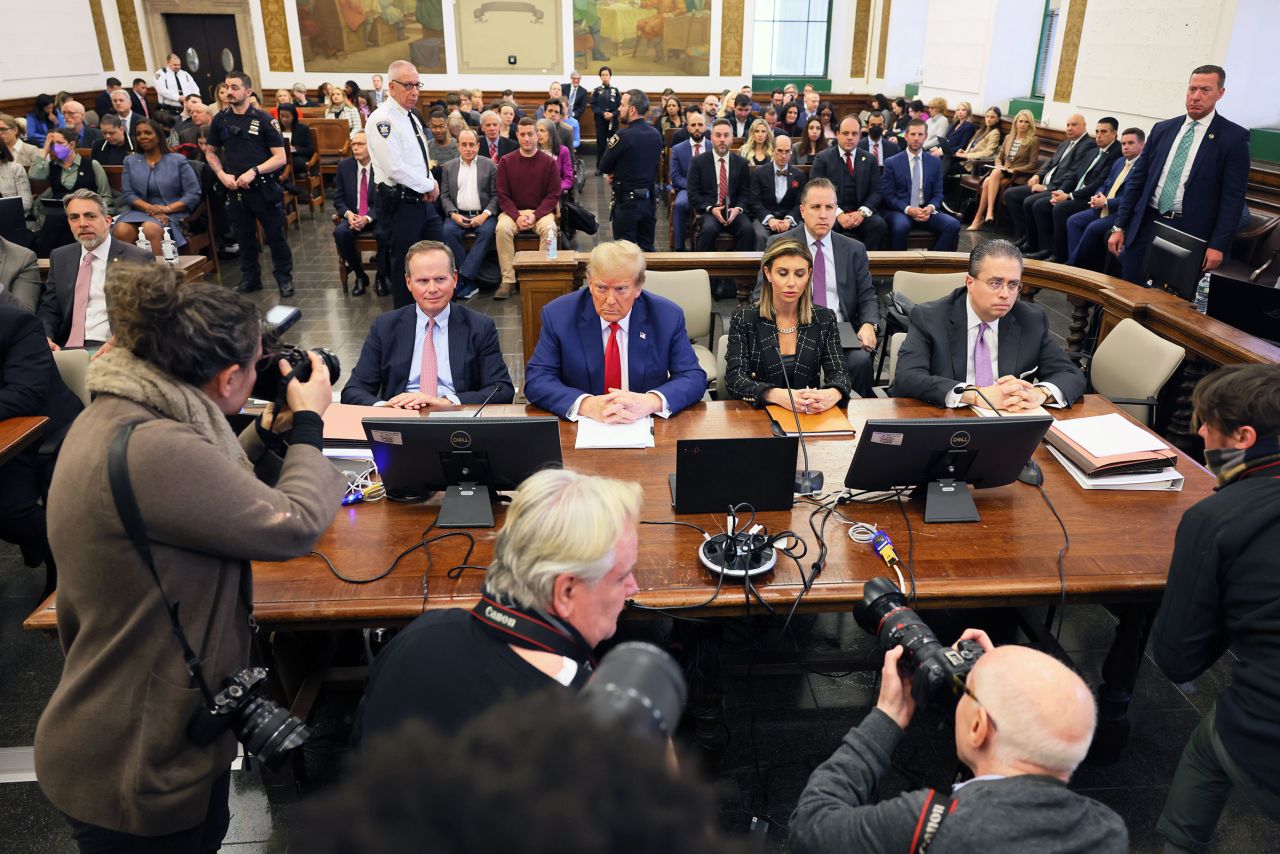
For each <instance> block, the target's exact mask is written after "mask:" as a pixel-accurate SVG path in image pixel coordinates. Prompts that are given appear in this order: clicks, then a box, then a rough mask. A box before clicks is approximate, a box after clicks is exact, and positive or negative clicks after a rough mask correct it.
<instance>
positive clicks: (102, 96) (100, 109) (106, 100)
mask: <svg viewBox="0 0 1280 854" xmlns="http://www.w3.org/2000/svg"><path fill="white" fill-rule="evenodd" d="M134 109H137V107H135V108H134ZM93 111H94V112H95V113H97V114H98V120H99V121H101V120H102V117H103V116H105V115H106V114H107V113H110V112H112V109H111V93H110V92H108V91H107V90H105V89H103V90H102V91H101V92H99V93H98V97H97V98H95V99H94V100H93Z"/></svg>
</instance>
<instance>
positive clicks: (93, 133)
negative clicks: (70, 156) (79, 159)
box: [76, 123, 103, 148]
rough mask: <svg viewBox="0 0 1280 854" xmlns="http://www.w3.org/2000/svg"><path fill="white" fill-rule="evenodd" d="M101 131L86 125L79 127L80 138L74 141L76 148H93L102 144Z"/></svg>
mask: <svg viewBox="0 0 1280 854" xmlns="http://www.w3.org/2000/svg"><path fill="white" fill-rule="evenodd" d="M102 139H103V137H102V131H100V130H98V129H97V128H91V127H89V125H88V123H85V124H83V125H81V126H80V138H79V139H78V140H76V148H93V146H94V145H96V144H97V143H99V142H102Z"/></svg>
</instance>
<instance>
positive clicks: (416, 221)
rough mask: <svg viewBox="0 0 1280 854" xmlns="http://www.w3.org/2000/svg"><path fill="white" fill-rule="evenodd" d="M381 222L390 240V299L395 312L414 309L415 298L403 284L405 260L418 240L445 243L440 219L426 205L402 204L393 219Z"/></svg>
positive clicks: (433, 209) (383, 217) (390, 217)
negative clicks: (408, 308)
mask: <svg viewBox="0 0 1280 854" xmlns="http://www.w3.org/2000/svg"><path fill="white" fill-rule="evenodd" d="M378 220H379V221H381V222H382V224H383V226H384V231H385V233H386V235H387V238H389V239H388V241H387V242H388V246H389V248H388V250H387V251H388V252H390V263H389V264H388V268H389V273H388V275H389V276H390V281H389V282H388V283H387V284H388V285H389V286H390V288H391V299H392V301H393V302H394V303H395V307H396V308H403V307H404V306H406V305H412V304H413V297H412V296H410V294H409V288H408V286H407V285H406V284H405V280H404V256H405V253H407V252H408V251H409V247H410V246H412V245H413V244H415V243H417V242H418V241H419V240H440V241H443V240H444V228H443V227H442V226H441V224H440V217H439V216H438V215H437V214H436V209H435V207H433V206H432V205H429V204H426V203H425V202H413V203H404V202H401V204H400V206H399V207H398V208H397V209H396V211H395V213H394V215H392V216H382V217H379V218H378ZM386 220H390V222H387V221H386ZM379 239H381V235H380V236H379Z"/></svg>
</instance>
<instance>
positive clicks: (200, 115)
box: [178, 96, 306, 178]
mask: <svg viewBox="0 0 1280 854" xmlns="http://www.w3.org/2000/svg"><path fill="white" fill-rule="evenodd" d="M290 106H292V105H290ZM187 109H188V110H190V112H191V115H190V121H189V123H188V125H187V127H186V129H185V130H182V131H179V132H178V139H179V140H180V141H181V142H182V144H183V145H195V144H196V140H197V139H198V138H199V136H200V131H201V129H203V128H208V127H209V125H211V124H212V123H213V111H212V110H211V109H210V108H209V105H208V104H206V103H205V102H203V101H201V100H200V99H199V98H198V97H196V96H192V97H190V98H188V99H187ZM282 135H283V134H282ZM305 171H306V170H305V169H304V170H303V172H305ZM293 174H294V176H295V178H296V176H297V175H299V174H302V173H299V172H297V171H296V170H295V171H294V173H293Z"/></svg>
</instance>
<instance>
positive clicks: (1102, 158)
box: [1024, 116, 1120, 261]
mask: <svg viewBox="0 0 1280 854" xmlns="http://www.w3.org/2000/svg"><path fill="white" fill-rule="evenodd" d="M1119 131H1120V122H1119V121H1117V120H1116V119H1114V118H1112V117H1111V116H1106V117H1105V118H1101V119H1098V124H1097V125H1096V126H1095V127H1094V130H1093V141H1094V146H1095V147H1094V149H1093V156H1092V157H1091V158H1090V159H1089V161H1088V162H1087V163H1086V165H1085V166H1084V167H1082V168H1081V170H1080V177H1079V178H1077V179H1076V180H1075V182H1074V183H1073V184H1067V185H1064V186H1063V187H1062V188H1061V189H1058V190H1052V191H1050V193H1049V204H1047V205H1045V204H1037V205H1035V206H1034V207H1033V208H1032V209H1031V214H1032V216H1034V217H1035V219H1036V229H1035V230H1036V234H1037V235H1038V236H1039V244H1038V245H1037V246H1035V247H1032V248H1033V249H1034V251H1032V252H1027V253H1026V254H1025V256H1024V257H1026V258H1031V259H1033V260H1036V261H1039V260H1042V259H1046V258H1047V259H1048V260H1050V261H1065V260H1067V218H1068V217H1070V216H1071V215H1072V214H1074V213H1079V212H1080V211H1082V210H1084V209H1085V208H1087V207H1089V199H1090V198H1092V197H1093V195H1094V194H1095V193H1097V192H1098V190H1099V189H1100V188H1101V187H1102V182H1103V181H1105V180H1106V178H1107V175H1108V174H1110V172H1111V164H1112V163H1114V162H1116V161H1117V160H1119V159H1120V143H1118V142H1117V141H1116V136H1117V135H1118V133H1119Z"/></svg>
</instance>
